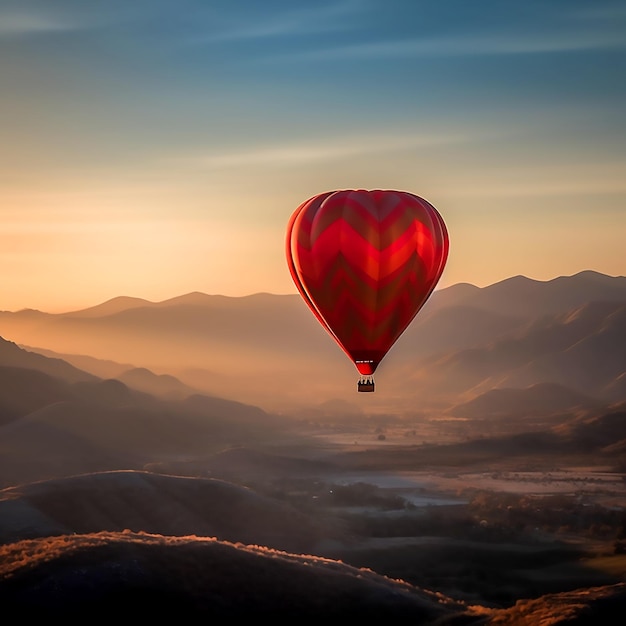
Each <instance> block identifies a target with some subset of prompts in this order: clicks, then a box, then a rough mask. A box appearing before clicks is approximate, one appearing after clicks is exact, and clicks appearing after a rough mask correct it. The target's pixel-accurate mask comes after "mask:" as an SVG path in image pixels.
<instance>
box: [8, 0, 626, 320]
mask: <svg viewBox="0 0 626 626" xmlns="http://www.w3.org/2000/svg"><path fill="white" fill-rule="evenodd" d="M625 27H626V12H625V11H624V6H623V3H621V2H614V1H606V0H603V1H601V2H594V3H593V5H592V6H591V5H590V3H588V2H585V1H583V0H572V1H568V2H561V1H556V0H551V1H548V2H545V1H541V2H540V1H531V2H525V3H518V2H499V3H496V4H494V3H491V2H484V1H480V2H472V3H467V2H463V1H462V0H447V1H445V2H437V3H421V2H412V1H410V0H389V1H387V2H384V3H381V2H369V1H365V2H364V1H354V0H343V1H340V2H316V3H293V2H288V1H286V0H278V1H271V2H263V3H258V2H252V1H249V0H244V1H240V2H236V3H232V2H220V1H218V2H211V3H206V2H199V1H194V0H183V1H179V2H173V1H172V0H156V1H155V0H151V1H150V2H146V1H143V0H142V1H137V2H133V3H128V2H121V1H119V0H107V1H106V2H104V1H100V0H92V1H90V2H88V3H85V2H82V1H77V0H59V1H58V2H55V3H54V5H53V6H52V5H51V4H50V3H49V2H45V1H43V0H39V1H37V0H19V1H12V0H4V1H3V2H2V3H1V4H0V72H1V75H2V84H3V89H2V91H3V97H2V100H1V101H0V124H1V125H2V137H3V141H2V143H1V145H0V163H1V165H2V167H1V168H0V171H1V172H2V175H1V176H0V224H1V226H2V227H1V228H0V284H1V285H2V296H1V299H0V309H2V310H10V311H15V310H19V309H22V308H37V309H41V310H44V311H49V312H60V311H69V310H75V309H78V308H83V307H86V306H91V305H94V304H97V303H99V302H104V301H105V300H107V299H109V298H113V297H115V296H119V295H132V296H135V297H141V298H146V299H149V300H152V301H162V300H165V299H167V298H171V297H173V296H177V295H180V294H184V293H188V292H192V291H201V292H205V293H209V294H215V293H219V294H224V295H230V296H242V295H247V294H254V293H258V292H270V293H275V294H291V293H295V288H294V286H293V283H292V282H291V278H290V276H289V274H288V271H287V268H286V264H285V259H284V236H285V225H286V222H287V220H288V218H289V216H290V215H291V213H292V212H293V210H295V208H296V207H297V206H298V205H299V204H300V203H301V202H303V201H304V200H306V199H307V198H308V197H310V196H312V195H314V194H316V193H319V192H321V191H325V190H328V189H337V188H350V187H354V188H395V189H405V190H408V191H411V192H413V193H416V194H418V195H421V196H423V197H425V198H426V199H428V200H429V201H430V202H432V203H433V204H434V205H435V206H436V207H437V208H438V209H439V210H440V212H441V213H442V215H443V216H444V219H445V220H446V223H447V225H448V228H449V231H450V236H451V254H450V259H449V263H448V266H447V268H446V271H445V273H444V276H443V278H442V281H441V283H440V287H446V286H449V285H452V284H456V283H459V282H469V283H472V284H474V285H478V286H485V285H489V284H492V283H495V282H497V281H498V280H502V279H504V278H508V277H509V276H515V275H518V274H522V275H525V276H528V277H530V278H534V279H537V280H548V279H552V278H554V277H557V276H561V275H567V276H569V275H572V274H575V273H576V272H579V271H582V270H586V269H592V270H596V271H599V272H603V273H605V274H608V275H611V276H615V275H622V274H624V273H625V267H624V254H623V233H624V232H625V228H626V212H625V211H624V199H625V196H626V183H625V181H626V167H625V164H626V159H625V156H626V154H625V149H624V146H626V141H624V139H625V136H624V133H625V132H626V131H625V127H624V124H623V111H624V110H625V107H626V88H625V83H624V81H623V69H622V68H623V67H624V60H625V59H624V55H625V46H626V32H625V31H626V28H625Z"/></svg>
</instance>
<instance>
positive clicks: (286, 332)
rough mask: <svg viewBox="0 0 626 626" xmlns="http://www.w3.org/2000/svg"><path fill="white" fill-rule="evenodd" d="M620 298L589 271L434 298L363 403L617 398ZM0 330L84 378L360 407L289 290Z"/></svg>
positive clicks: (128, 303) (17, 321)
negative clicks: (545, 394)
mask: <svg viewBox="0 0 626 626" xmlns="http://www.w3.org/2000/svg"><path fill="white" fill-rule="evenodd" d="M625 303H626V277H624V276H616V277H612V276H606V275H603V274H600V273H598V272H593V271H584V272H580V273H578V274H575V275H573V276H562V277H558V278H555V279H553V280H549V281H537V280H532V279H529V278H525V277H523V276H516V277H512V278H510V279H507V280H504V281H501V282H498V283H495V284H493V285H490V286H488V287H483V288H479V287H475V286H473V285H469V284H459V285H453V286H451V287H448V288H446V289H441V290H438V291H435V292H434V293H433V295H432V297H431V298H430V300H429V301H428V302H427V303H426V305H425V306H424V308H423V310H422V311H421V312H420V313H419V314H418V315H417V317H416V318H415V320H414V321H413V323H412V324H411V325H410V326H409V328H408V329H407V330H406V331H405V333H404V334H403V335H402V336H401V337H400V338H399V340H398V342H397V343H396V345H394V346H393V347H392V349H391V350H390V352H389V354H388V355H387V356H386V357H385V359H384V361H383V362H382V364H381V366H380V367H379V370H378V372H377V374H376V378H377V382H378V385H377V392H376V393H375V394H370V397H369V398H367V406H368V407H370V409H371V410H372V411H380V410H388V409H389V408H390V407H391V408H393V409H394V410H403V411H406V410H410V408H411V407H412V406H414V405H415V403H416V401H417V402H418V403H419V406H420V407H425V408H427V409H429V410H432V409H434V408H436V407H440V408H445V407H448V408H449V407H451V406H454V405H458V404H460V403H462V402H467V401H470V400H471V399H472V398H473V397H477V396H478V395H480V394H482V393H485V392H487V391H489V390H491V389H497V388H505V387H508V388H518V389H523V388H527V387H529V386H531V385H535V384H540V383H554V384H559V385H562V386H564V387H569V388H571V390H572V391H575V392H578V393H582V394H586V395H589V396H590V397H592V398H596V399H598V400H601V401H605V402H612V401H619V400H621V399H623V398H624V393H625V391H626V389H625V388H626V383H625V382H624V380H625V379H624V376H625V374H626V363H624V351H623V350H621V348H620V345H622V344H623V343H624V342H626V320H625V311H626V309H625V308H624V304H625ZM0 334H1V335H2V336H4V337H5V338H6V339H10V340H11V341H13V342H16V343H18V344H19V345H22V346H28V349H29V350H31V351H37V350H41V352H42V353H44V354H47V355H48V356H52V355H55V354H56V355H58V356H59V357H62V358H64V359H67V360H69V361H71V362H73V363H74V364H75V365H77V364H78V362H79V361H78V360H79V359H82V361H81V363H82V365H81V366H84V367H85V369H86V370H87V371H89V372H91V373H92V374H95V373H96V371H97V370H98V367H99V366H98V365H97V363H96V361H97V362H99V363H100V364H102V363H103V362H109V363H110V364H111V367H114V364H115V363H117V364H120V363H125V364H128V366H127V367H126V368H125V369H121V368H119V369H118V371H117V372H116V373H115V376H122V375H124V376H126V379H128V380H130V379H129V378H128V377H129V376H134V380H135V384H138V378H139V374H138V373H137V372H135V374H127V373H126V374H125V373H124V372H127V371H128V370H132V369H138V370H140V371H141V370H146V369H147V370H149V371H150V372H152V373H153V374H154V375H155V376H159V375H167V376H170V377H172V376H173V377H175V378H176V379H178V381H179V382H180V390H179V391H180V393H185V392H186V391H185V388H191V389H196V390H200V391H201V392H202V393H209V394H211V395H217V396H221V397H229V398H232V399H237V400H240V401H243V402H246V403H249V404H255V405H258V406H262V407H264V408H265V409H266V410H272V411H273V410H285V409H288V408H289V407H295V406H302V405H307V404H311V403H319V402H326V401H328V400H332V399H335V398H336V399H342V400H346V401H349V402H352V403H353V404H355V405H357V404H358V405H359V406H362V405H363V404H364V402H365V400H364V398H361V397H360V396H361V394H358V396H357V395H356V394H355V393H354V392H355V387H356V385H355V382H356V378H357V377H358V375H357V373H356V369H355V368H354V366H353V364H351V363H350V362H349V360H348V359H347V357H346V356H345V354H344V353H343V352H342V351H341V350H340V349H339V347H338V346H337V345H336V344H335V342H334V341H333V340H332V339H331V338H330V337H329V336H328V334H327V333H326V332H325V331H324V330H323V329H322V327H321V326H320V324H318V322H317V320H316V319H315V318H314V316H313V315H312V314H311V312H310V311H309V310H308V307H307V306H306V305H305V304H304V303H303V302H302V300H301V298H300V296H298V295H295V294H293V295H272V294H267V293H258V294H253V295H250V296H245V297H227V296H216V295H207V294H202V293H198V292H194V293H190V294H186V295H183V296H179V297H175V298H171V299H168V300H165V301H163V302H156V303H154V302H149V301H147V300H142V299H138V298H126V297H123V298H114V299H112V300H109V301H108V302H105V303H103V304H101V305H98V306H96V307H91V308H89V309H85V310H83V311H74V312H70V313H64V314H45V313H37V314H35V313H33V312H28V311H22V312H17V313H10V312H0ZM570 339H571V340H570ZM88 358H90V359H92V362H91V365H89V364H88V362H87V359H88ZM94 359H95V361H94ZM590 364H593V365H592V366H591V365H590ZM162 382H163V383H165V379H162ZM169 382H170V383H172V385H175V384H177V383H174V381H172V380H171V379H169ZM144 384H146V385H148V381H147V380H144ZM150 385H151V383H150ZM145 388H146V389H154V387H150V386H147V387H145ZM174 392H175V391H174V390H173V393H174ZM390 398H393V401H392V402H393V403H392V405H390V404H389V402H390Z"/></svg>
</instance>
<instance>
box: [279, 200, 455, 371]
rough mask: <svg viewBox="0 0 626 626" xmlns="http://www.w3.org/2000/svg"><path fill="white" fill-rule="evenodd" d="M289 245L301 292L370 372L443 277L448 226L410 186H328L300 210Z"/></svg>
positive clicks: (355, 360)
mask: <svg viewBox="0 0 626 626" xmlns="http://www.w3.org/2000/svg"><path fill="white" fill-rule="evenodd" d="M286 247H287V263H288V265H289V270H290V272H291V276H292V278H293V280H294V282H295V284H296V287H297V288H298V291H299V292H300V294H301V296H302V298H303V299H304V300H305V302H306V303H307V304H308V306H309V307H310V308H311V310H312V311H313V313H314V314H315V316H316V317H317V319H318V320H319V322H320V324H322V326H324V328H325V329H326V330H327V331H328V332H329V333H330V335H331V336H332V337H333V338H334V339H335V340H336V342H337V343H338V344H339V346H340V347H341V348H342V349H343V350H344V352H345V353H346V354H347V355H348V357H349V358H350V359H351V360H352V362H353V363H354V364H355V366H356V368H357V369H358V371H359V372H360V373H361V374H362V375H364V376H369V375H371V374H373V373H374V371H375V370H376V368H377V367H378V364H379V363H380V362H381V361H382V359H383V358H384V356H385V355H386V354H387V352H388V350H389V349H390V348H391V346H392V345H393V344H394V343H395V342H396V340H397V339H398V337H399V336H400V335H401V334H402V333H403V332H404V330H405V329H406V328H407V326H408V325H409V324H410V323H411V321H412V320H413V318H414V317H415V316H416V315H417V313H418V312H419V310H420V309H421V308H422V306H423V305H424V303H425V302H426V300H427V299H428V297H429V296H430V294H431V293H432V291H433V289H434V288H435V286H436V284H437V282H438V281H439V278H440V277H441V274H442V273H443V269H444V266H445V263H446V259H447V256H448V234H447V230H446V226H445V224H444V222H443V219H442V218H441V216H440V215H439V213H438V212H437V210H436V209H435V208H434V207H433V206H432V205H431V204H430V203H429V202H427V201H426V200H424V199H423V198H420V197H419V196H416V195H413V194H411V193H408V192H404V191H392V190H372V191H368V190H362V189H360V190H342V191H329V192H326V193H322V194H319V195H316V196H314V197H312V198H310V199H309V200H307V201H306V202H304V203H302V204H301V205H300V206H299V207H298V208H297V209H296V210H295V212H294V213H293V215H292V216H291V219H290V220H289V223H288V226H287V246H286Z"/></svg>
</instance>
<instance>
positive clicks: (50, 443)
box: [0, 342, 289, 487]
mask: <svg viewBox="0 0 626 626" xmlns="http://www.w3.org/2000/svg"><path fill="white" fill-rule="evenodd" d="M0 348H4V350H3V354H4V362H9V363H12V362H17V363H31V362H32V364H33V365H34V367H36V368H40V369H28V368H22V367H11V366H0V487H6V486H9V485H15V484H20V483H25V482H31V481H37V480H42V479H46V478H54V477H60V476H67V475H71V474H76V473H83V472H97V471H104V470H117V469H141V468H142V467H143V466H144V465H145V464H147V463H153V462H160V461H162V460H163V458H164V457H167V458H170V459H173V458H178V459H182V458H187V457H188V456H189V455H192V456H193V455H203V454H208V453H211V452H214V451H215V450H216V449H217V450H219V449H221V448H223V447H224V446H230V445H240V444H242V443H251V442H254V441H267V440H272V439H280V438H281V437H282V436H284V435H287V436H289V435H288V433H289V428H287V427H286V422H285V419H284V418H279V417H277V416H274V415H271V414H268V413H266V412H265V411H263V410H262V409H260V408H258V407H255V406H252V405H247V404H245V403H242V402H235V401H230V400H226V399H223V398H218V397H210V396H206V395H202V394H194V395H190V396H183V398H182V399H181V400H178V399H176V398H171V399H167V400H165V399H163V398H158V397H157V396H154V395H152V394H149V393H146V392H141V391H138V390H136V389H131V388H129V387H128V386H127V385H125V384H124V383H123V382H121V381H120V380H116V379H107V380H102V379H99V378H97V377H95V376H92V375H90V374H86V373H85V374H84V376H83V375H81V372H80V371H79V370H77V369H76V368H73V367H72V366H70V365H68V364H66V363H64V362H63V361H61V360H59V359H48V358H47V357H44V356H42V355H39V354H32V355H31V354H30V353H28V352H26V351H24V350H21V349H20V348H18V347H17V346H15V345H13V344H10V343H9V342H2V343H0ZM41 370H49V371H53V372H56V373H58V374H59V375H60V376H65V375H68V377H69V381H68V380H65V379H64V378H57V377H54V376H50V375H48V374H46V373H44V372H43V371H41ZM145 377H147V378H148V379H151V378H152V376H151V375H150V373H148V374H147V375H144V378H145ZM154 379H156V380H157V381H159V382H160V381H162V380H165V381H166V383H167V384H170V385H172V386H173V387H174V388H176V389H180V387H179V386H178V385H176V382H175V381H174V382H172V381H171V380H170V379H169V378H168V377H165V378H164V379H161V378H160V377H157V376H154ZM70 381H73V382H70ZM162 387H163V388H162V391H166V390H167V391H168V392H169V391H171V390H172V387H170V388H169V389H166V387H167V385H163V384H162ZM190 391H191V390H190Z"/></svg>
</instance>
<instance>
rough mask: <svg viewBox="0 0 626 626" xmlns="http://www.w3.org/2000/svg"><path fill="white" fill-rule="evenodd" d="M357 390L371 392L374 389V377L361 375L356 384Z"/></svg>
mask: <svg viewBox="0 0 626 626" xmlns="http://www.w3.org/2000/svg"><path fill="white" fill-rule="evenodd" d="M356 387H357V391H359V392H370V393H371V392H373V391H374V387H375V386H374V379H373V378H372V377H371V376H362V377H361V378H359V381H358V382H357V384H356Z"/></svg>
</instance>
